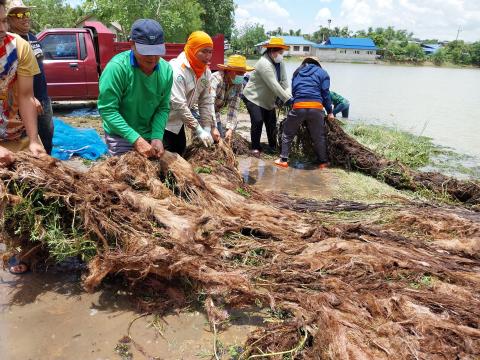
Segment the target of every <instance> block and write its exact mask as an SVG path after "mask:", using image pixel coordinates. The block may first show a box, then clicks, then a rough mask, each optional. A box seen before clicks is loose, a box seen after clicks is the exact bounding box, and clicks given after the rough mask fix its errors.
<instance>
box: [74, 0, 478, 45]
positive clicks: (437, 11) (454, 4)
mask: <svg viewBox="0 0 480 360" xmlns="http://www.w3.org/2000/svg"><path fill="white" fill-rule="evenodd" d="M68 1H69V2H70V3H72V4H75V5H76V4H79V3H81V2H82V0H68ZM235 3H236V4H237V10H236V13H235V19H236V23H237V25H242V24H245V23H248V22H250V23H255V22H258V23H260V24H263V25H264V26H265V29H266V30H272V29H276V28H277V27H279V26H280V27H282V28H283V29H284V30H288V29H295V30H296V29H302V30H303V32H304V33H311V32H313V31H315V30H316V29H318V27H319V26H320V25H323V26H326V25H327V20H328V19H332V25H331V26H340V27H342V26H347V25H348V27H349V28H350V29H353V30H360V29H366V28H368V27H369V26H372V27H378V26H382V27H385V26H388V25H392V26H394V27H395V28H397V29H407V30H408V31H412V32H414V33H415V35H416V36H417V37H420V38H424V39H425V38H438V39H440V40H454V39H455V37H456V36H457V30H458V29H459V28H460V29H461V32H460V39H462V40H466V41H479V40H480V0H235Z"/></svg>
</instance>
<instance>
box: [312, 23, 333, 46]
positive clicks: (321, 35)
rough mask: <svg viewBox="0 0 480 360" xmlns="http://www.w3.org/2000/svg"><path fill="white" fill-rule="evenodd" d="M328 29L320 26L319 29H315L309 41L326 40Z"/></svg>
mask: <svg viewBox="0 0 480 360" xmlns="http://www.w3.org/2000/svg"><path fill="white" fill-rule="evenodd" d="M330 34H331V32H330V29H329V28H326V27H323V26H320V29H318V30H317V31H315V32H314V33H313V34H312V37H311V41H314V42H316V43H321V42H323V41H326V40H327V39H328V38H329V37H330V36H331V35H330Z"/></svg>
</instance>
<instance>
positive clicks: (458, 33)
mask: <svg viewBox="0 0 480 360" xmlns="http://www.w3.org/2000/svg"><path fill="white" fill-rule="evenodd" d="M462 31H463V29H462V27H461V26H459V27H458V30H457V37H456V38H455V41H457V40H458V36H459V35H460V33H461V32H462Z"/></svg>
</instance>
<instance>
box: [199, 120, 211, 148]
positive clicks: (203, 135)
mask: <svg viewBox="0 0 480 360" xmlns="http://www.w3.org/2000/svg"><path fill="white" fill-rule="evenodd" d="M195 132H196V134H197V136H198V138H199V139H200V140H202V143H203V145H204V146H205V147H209V146H210V145H212V144H213V138H212V135H211V134H210V130H205V129H204V128H202V126H201V125H200V124H198V125H197V127H196V128H195Z"/></svg>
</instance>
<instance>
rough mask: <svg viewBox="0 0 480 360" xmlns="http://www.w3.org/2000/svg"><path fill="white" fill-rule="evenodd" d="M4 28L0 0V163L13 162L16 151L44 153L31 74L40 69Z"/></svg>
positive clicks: (21, 43) (28, 51) (27, 47)
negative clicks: (39, 134)
mask: <svg viewBox="0 0 480 360" xmlns="http://www.w3.org/2000/svg"><path fill="white" fill-rule="evenodd" d="M7 29H8V22H7V11H6V8H5V0H0V166H8V165H9V164H11V163H12V162H14V161H15V156H14V153H15V152H17V151H22V150H26V149H29V150H30V152H31V153H32V154H33V155H34V156H36V157H39V156H41V155H43V154H46V152H45V149H44V147H43V145H42V143H41V141H40V139H39V137H38V128H37V109H36V106H35V98H34V95H33V77H34V76H35V75H37V74H39V73H40V69H39V68H38V64H37V61H36V59H35V56H34V54H33V51H32V48H31V46H30V44H29V43H28V42H27V41H25V40H23V39H22V38H21V37H20V36H18V35H16V34H12V33H9V32H7Z"/></svg>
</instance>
